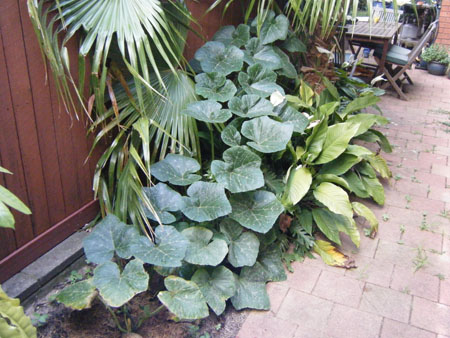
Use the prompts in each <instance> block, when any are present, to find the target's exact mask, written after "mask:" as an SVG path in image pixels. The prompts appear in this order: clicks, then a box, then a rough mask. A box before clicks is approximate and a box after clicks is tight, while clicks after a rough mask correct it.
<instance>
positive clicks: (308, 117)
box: [302, 112, 314, 120]
mask: <svg viewBox="0 0 450 338" xmlns="http://www.w3.org/2000/svg"><path fill="white" fill-rule="evenodd" d="M302 114H303V116H305V117H306V118H307V119H308V120H311V119H313V118H314V116H312V115H309V114H308V113H305V112H303V113H302Z"/></svg>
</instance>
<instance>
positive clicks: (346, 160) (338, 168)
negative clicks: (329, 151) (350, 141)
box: [319, 153, 361, 175]
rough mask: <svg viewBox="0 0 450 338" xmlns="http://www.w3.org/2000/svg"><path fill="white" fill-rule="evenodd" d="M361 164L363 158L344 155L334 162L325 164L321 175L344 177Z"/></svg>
mask: <svg viewBox="0 0 450 338" xmlns="http://www.w3.org/2000/svg"><path fill="white" fill-rule="evenodd" d="M359 162H361V158H359V157H357V156H354V155H350V154H347V153H344V154H342V155H341V156H339V157H338V158H336V159H334V160H333V161H331V162H328V163H325V164H324V165H323V166H322V168H320V171H319V173H320V174H323V175H325V174H327V175H328V174H333V175H342V174H345V173H346V172H347V171H349V170H350V168H352V167H353V166H354V165H355V164H358V163H359Z"/></svg>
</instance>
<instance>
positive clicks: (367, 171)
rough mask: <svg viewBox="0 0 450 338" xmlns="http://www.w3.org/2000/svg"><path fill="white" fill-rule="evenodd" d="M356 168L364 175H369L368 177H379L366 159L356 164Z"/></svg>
mask: <svg viewBox="0 0 450 338" xmlns="http://www.w3.org/2000/svg"><path fill="white" fill-rule="evenodd" d="M355 169H356V171H357V172H358V173H360V174H361V175H364V176H367V177H370V178H376V177H377V173H376V172H375V170H374V169H373V168H372V166H371V165H370V164H369V163H367V161H365V160H363V161H361V162H360V163H358V164H357V165H356V166H355Z"/></svg>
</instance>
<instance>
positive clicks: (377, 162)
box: [367, 155, 392, 178]
mask: <svg viewBox="0 0 450 338" xmlns="http://www.w3.org/2000/svg"><path fill="white" fill-rule="evenodd" d="M367 160H368V161H369V163H370V165H371V166H372V167H373V168H374V169H375V170H376V171H378V172H379V173H380V175H381V177H383V178H389V177H392V173H391V170H390V169H389V167H388V165H387V163H386V160H385V159H384V158H382V157H381V156H380V155H375V156H368V158H367Z"/></svg>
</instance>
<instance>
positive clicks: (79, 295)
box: [56, 279, 97, 310]
mask: <svg viewBox="0 0 450 338" xmlns="http://www.w3.org/2000/svg"><path fill="white" fill-rule="evenodd" d="M96 296H97V292H96V290H95V286H94V284H92V280H91V279H88V280H84V281H81V282H78V283H75V284H72V285H69V286H67V287H65V288H64V289H63V290H62V291H60V292H59V293H58V294H57V296H56V300H57V301H58V302H60V303H63V304H64V305H65V306H67V307H70V308H71V309H74V310H83V309H87V308H89V307H91V303H92V301H93V300H94V298H95V297H96Z"/></svg>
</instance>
